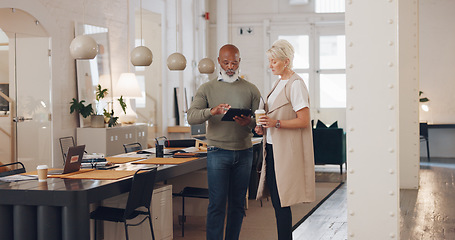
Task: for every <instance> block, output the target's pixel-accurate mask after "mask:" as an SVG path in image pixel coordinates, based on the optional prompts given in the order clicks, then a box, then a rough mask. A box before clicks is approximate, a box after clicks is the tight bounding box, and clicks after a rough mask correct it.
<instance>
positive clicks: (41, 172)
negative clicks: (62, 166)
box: [36, 165, 48, 182]
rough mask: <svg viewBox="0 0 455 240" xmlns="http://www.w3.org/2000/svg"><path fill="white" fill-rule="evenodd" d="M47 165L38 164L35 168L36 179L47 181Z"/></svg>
mask: <svg viewBox="0 0 455 240" xmlns="http://www.w3.org/2000/svg"><path fill="white" fill-rule="evenodd" d="M47 169H48V167H47V165H38V167H36V170H37V171H38V181H39V182H45V181H47Z"/></svg>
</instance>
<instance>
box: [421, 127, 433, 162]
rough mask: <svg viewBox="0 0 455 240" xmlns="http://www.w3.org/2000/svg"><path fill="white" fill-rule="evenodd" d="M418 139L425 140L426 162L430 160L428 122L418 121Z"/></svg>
mask: <svg viewBox="0 0 455 240" xmlns="http://www.w3.org/2000/svg"><path fill="white" fill-rule="evenodd" d="M420 141H421V142H422V141H425V142H426V145H427V159H428V162H429V161H431V158H430V141H429V139H428V124H427V123H426V122H421V123H420Z"/></svg>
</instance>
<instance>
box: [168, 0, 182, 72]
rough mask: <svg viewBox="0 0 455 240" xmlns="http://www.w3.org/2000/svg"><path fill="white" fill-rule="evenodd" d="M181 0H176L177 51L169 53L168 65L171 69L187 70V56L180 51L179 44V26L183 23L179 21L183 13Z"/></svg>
mask: <svg viewBox="0 0 455 240" xmlns="http://www.w3.org/2000/svg"><path fill="white" fill-rule="evenodd" d="M179 2H180V1H179V0H176V1H175V5H176V6H177V7H176V11H175V48H176V49H177V52H175V53H173V54H171V55H169V57H168V58H167V67H168V68H169V70H171V71H181V70H185V68H186V58H185V56H183V54H181V53H179V52H178V47H177V46H178V44H179V43H180V44H181V39H180V41H179V38H178V35H179V32H180V28H179V27H178V26H179V25H180V26H181V23H180V22H179V19H178V16H179V15H181V10H182V9H181V6H180V4H179Z"/></svg>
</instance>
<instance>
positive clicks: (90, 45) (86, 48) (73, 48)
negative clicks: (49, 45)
mask: <svg viewBox="0 0 455 240" xmlns="http://www.w3.org/2000/svg"><path fill="white" fill-rule="evenodd" d="M82 14H83V17H82V24H83V25H84V24H85V2H84V6H83V11H82ZM70 54H71V56H72V57H73V58H75V59H81V60H82V59H94V58H95V57H96V55H97V54H98V44H97V43H96V41H95V40H94V39H93V38H91V37H89V36H87V35H79V36H77V37H75V38H74V39H73V41H71V44H70Z"/></svg>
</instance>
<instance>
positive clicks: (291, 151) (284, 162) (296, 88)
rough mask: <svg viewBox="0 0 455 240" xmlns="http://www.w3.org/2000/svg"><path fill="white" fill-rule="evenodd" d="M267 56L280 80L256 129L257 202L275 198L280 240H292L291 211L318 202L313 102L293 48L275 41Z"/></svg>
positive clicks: (272, 91)
mask: <svg viewBox="0 0 455 240" xmlns="http://www.w3.org/2000/svg"><path fill="white" fill-rule="evenodd" d="M266 54H267V57H268V59H269V68H270V69H271V70H272V73H273V75H278V76H280V78H279V79H278V80H277V81H276V82H275V84H274V85H273V87H272V90H271V91H270V93H269V94H268V95H267V100H266V101H265V103H264V106H263V108H264V110H265V112H266V115H265V116H262V117H260V118H259V122H258V123H259V125H258V126H256V128H255V131H256V133H257V134H259V135H263V138H264V140H263V142H264V143H265V144H264V151H263V153H264V161H263V163H262V170H261V177H260V181H259V187H258V194H257V199H262V198H265V197H267V196H269V195H270V196H271V199H272V205H273V208H274V209H275V217H276V224H277V231H278V239H279V240H289V239H292V214H291V207H290V206H291V205H294V204H297V203H302V202H312V201H314V200H315V175H314V154H313V137H312V127H311V121H310V108H309V107H310V98H309V94H308V90H307V87H306V86H305V83H304V82H303V80H302V78H301V77H300V76H299V75H298V74H296V73H295V72H294V71H292V61H293V59H294V48H293V47H292V45H291V44H290V43H289V42H288V41H286V40H282V39H280V40H277V41H276V42H274V43H273V45H272V47H271V48H270V49H269V50H268V51H267V52H266ZM260 108H261V107H260Z"/></svg>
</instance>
